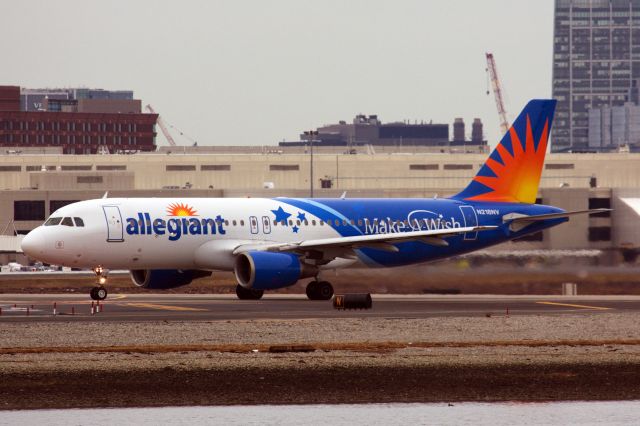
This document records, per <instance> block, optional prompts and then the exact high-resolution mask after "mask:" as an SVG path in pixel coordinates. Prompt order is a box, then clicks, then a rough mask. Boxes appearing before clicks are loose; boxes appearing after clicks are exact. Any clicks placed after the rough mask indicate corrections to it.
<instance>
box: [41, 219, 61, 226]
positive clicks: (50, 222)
mask: <svg viewBox="0 0 640 426" xmlns="http://www.w3.org/2000/svg"><path fill="white" fill-rule="evenodd" d="M61 220H62V218H61V217H50V218H49V220H47V221H46V222H45V223H44V226H54V225H59V224H60V221H61Z"/></svg>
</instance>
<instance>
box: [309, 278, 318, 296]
mask: <svg viewBox="0 0 640 426" xmlns="http://www.w3.org/2000/svg"><path fill="white" fill-rule="evenodd" d="M307 297H308V298H309V300H318V281H311V282H310V283H309V284H307Z"/></svg>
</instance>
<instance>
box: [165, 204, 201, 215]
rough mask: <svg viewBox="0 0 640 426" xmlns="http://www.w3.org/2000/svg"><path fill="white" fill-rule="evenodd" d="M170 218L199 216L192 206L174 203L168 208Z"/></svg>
mask: <svg viewBox="0 0 640 426" xmlns="http://www.w3.org/2000/svg"><path fill="white" fill-rule="evenodd" d="M167 214H168V215H169V216H198V212H197V211H196V210H195V209H194V208H193V207H191V206H189V205H187V204H183V203H172V204H169V206H168V207H167Z"/></svg>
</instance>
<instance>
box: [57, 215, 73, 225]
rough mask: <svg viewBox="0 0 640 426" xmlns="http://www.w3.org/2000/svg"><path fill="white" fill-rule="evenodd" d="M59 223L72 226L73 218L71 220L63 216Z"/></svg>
mask: <svg viewBox="0 0 640 426" xmlns="http://www.w3.org/2000/svg"><path fill="white" fill-rule="evenodd" d="M60 225H63V226H73V220H71V218H70V217H65V218H64V219H62V222H60Z"/></svg>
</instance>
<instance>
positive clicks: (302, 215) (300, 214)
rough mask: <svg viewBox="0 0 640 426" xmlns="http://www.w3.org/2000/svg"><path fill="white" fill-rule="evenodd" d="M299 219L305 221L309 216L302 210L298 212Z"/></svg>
mask: <svg viewBox="0 0 640 426" xmlns="http://www.w3.org/2000/svg"><path fill="white" fill-rule="evenodd" d="M297 219H298V220H299V221H300V222H304V221H305V220H307V216H306V215H305V214H304V213H302V212H298V216H297Z"/></svg>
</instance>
